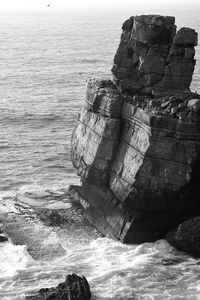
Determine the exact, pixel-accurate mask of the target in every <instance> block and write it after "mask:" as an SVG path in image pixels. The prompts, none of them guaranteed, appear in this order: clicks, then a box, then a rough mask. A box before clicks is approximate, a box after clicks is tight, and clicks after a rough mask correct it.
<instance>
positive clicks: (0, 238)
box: [0, 235, 8, 243]
mask: <svg viewBox="0 0 200 300" xmlns="http://www.w3.org/2000/svg"><path fill="white" fill-rule="evenodd" d="M7 241H8V238H7V236H5V235H0V243H4V242H7Z"/></svg>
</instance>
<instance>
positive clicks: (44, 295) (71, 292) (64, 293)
mask: <svg viewBox="0 0 200 300" xmlns="http://www.w3.org/2000/svg"><path fill="white" fill-rule="evenodd" d="M26 299H27V300H90V299H91V292H90V287H89V284H88V282H87V280H86V278H85V277H84V276H83V277H80V276H78V275H76V274H74V273H73V274H72V275H67V276H66V279H65V281H64V282H62V283H59V285H58V286H57V287H55V288H49V289H48V288H46V289H45V288H44V289H40V290H39V292H38V295H36V296H27V297H26Z"/></svg>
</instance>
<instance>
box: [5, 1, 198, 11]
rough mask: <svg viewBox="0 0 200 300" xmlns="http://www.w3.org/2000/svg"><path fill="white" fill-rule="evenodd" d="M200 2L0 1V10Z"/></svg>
mask: <svg viewBox="0 0 200 300" xmlns="http://www.w3.org/2000/svg"><path fill="white" fill-rule="evenodd" d="M198 1H200V0H167V1H166V0H0V10H3V9H31V8H46V7H47V5H48V4H50V6H49V9H52V8H59V7H65V8H70V7H79V8H80V7H83V8H85V7H90V6H95V5H96V6H98V5H99V6H105V5H106V6H107V5H109V6H114V5H115V6H116V5H122V4H123V5H125V4H126V3H129V4H132V5H133V4H134V3H135V4H137V5H138V4H139V5H147V4H152V5H153V4H157V5H161V4H162V3H166V2H167V4H168V5H170V3H171V4H172V3H173V4H177V5H182V4H184V3H193V2H194V3H195V2H196V3H197V5H198Z"/></svg>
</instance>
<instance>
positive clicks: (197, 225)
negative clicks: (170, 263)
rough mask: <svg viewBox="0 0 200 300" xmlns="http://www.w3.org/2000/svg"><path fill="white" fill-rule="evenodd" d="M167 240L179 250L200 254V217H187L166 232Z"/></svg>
mask: <svg viewBox="0 0 200 300" xmlns="http://www.w3.org/2000/svg"><path fill="white" fill-rule="evenodd" d="M166 239H167V241H168V242H169V243H170V244H171V245H172V246H174V247H176V248H178V249H179V250H182V251H185V252H189V253H192V254H195V255H198V256H200V217H195V218H192V219H189V220H187V221H185V222H183V223H181V224H180V225H179V227H178V228H177V229H174V230H172V231H170V232H169V233H167V235H166Z"/></svg>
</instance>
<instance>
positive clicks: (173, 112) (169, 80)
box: [69, 15, 200, 243]
mask: <svg viewBox="0 0 200 300" xmlns="http://www.w3.org/2000/svg"><path fill="white" fill-rule="evenodd" d="M174 22H175V19H174V18H173V17H163V16H155V15H150V16H144V15H143V16H137V17H131V18H130V19H128V20H127V21H126V22H125V23H124V24H123V26H122V29H123V33H122V37H121V42H120V46H119V49H118V51H117V53H116V56H115V59H114V68H113V73H114V82H115V85H114V83H112V82H111V81H110V80H107V81H106V80H102V81H100V80H92V81H89V83H88V85H87V88H86V101H85V104H84V109H83V110H82V112H81V113H80V114H79V118H78V122H77V125H76V127H75V129H74V132H73V134H72V148H71V153H72V163H73V165H74V167H75V168H76V169H77V173H78V175H79V176H80V177H81V181H82V186H80V187H79V186H71V187H70V189H69V191H70V192H71V193H72V194H73V196H74V198H75V199H77V200H78V201H79V202H80V203H81V204H82V207H83V209H84V212H85V215H86V217H87V218H88V220H89V221H90V222H91V223H92V224H94V225H95V226H96V227H97V228H98V229H99V231H100V232H101V233H103V234H105V235H107V236H111V237H114V238H117V239H120V240H122V241H124V242H127V243H141V242H145V241H155V240H156V239H160V238H163V237H164V236H165V234H166V233H167V232H168V231H169V230H171V229H172V228H175V227H176V226H177V225H178V224H180V223H181V222H182V221H184V220H186V219H189V218H191V217H194V216H196V215H197V214H198V213H199V214H200V203H199V196H198V195H199V193H200V184H199V178H200V177H199V176H200V164H199V162H200V130H199V129H200V113H199V101H200V95H198V94H196V93H192V92H191V91H190V90H189V86H190V82H191V79H192V74H193V70H194V64H195V61H194V59H193V58H194V46H195V45H196V44H197V34H196V33H195V31H194V30H192V29H188V28H183V29H181V30H179V31H178V32H177V34H176V26H175V24H174ZM185 55H186V56H187V58H186V56H185ZM168 69H170V73H168V71H167V70H168Z"/></svg>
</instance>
